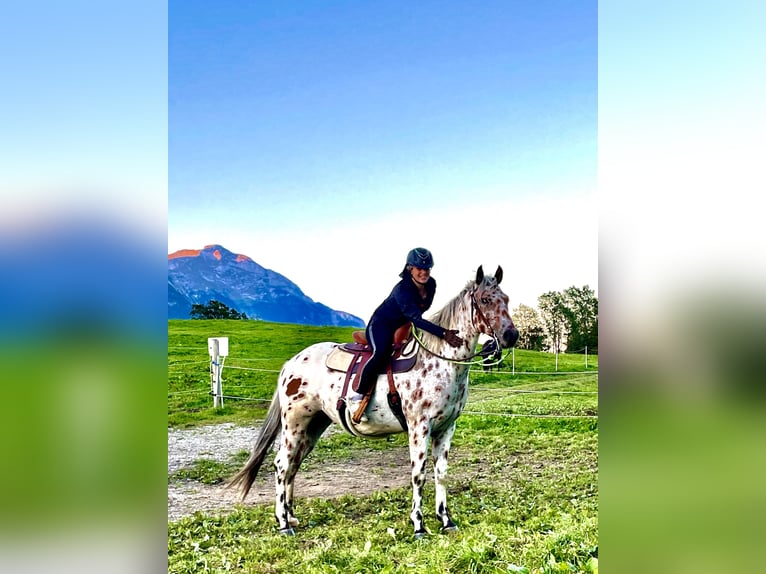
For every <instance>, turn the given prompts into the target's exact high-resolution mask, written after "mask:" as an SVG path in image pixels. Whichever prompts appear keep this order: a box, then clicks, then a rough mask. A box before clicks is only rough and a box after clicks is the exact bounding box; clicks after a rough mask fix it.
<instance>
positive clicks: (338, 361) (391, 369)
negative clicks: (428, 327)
mask: <svg viewBox="0 0 766 574" xmlns="http://www.w3.org/2000/svg"><path fill="white" fill-rule="evenodd" d="M352 337H353V339H354V342H353V343H345V344H343V345H338V346H337V347H336V348H335V349H333V351H332V352H331V353H330V354H329V355H328V356H327V359H326V361H325V364H326V366H327V368H328V369H332V370H335V371H341V372H345V373H346V378H345V380H344V382H343V390H342V391H341V395H340V398H339V399H338V404H337V408H338V412H339V413H340V419H341V421H342V422H343V425H344V426H346V417H345V410H346V395H347V394H348V388H349V385H350V386H351V389H352V390H353V391H354V392H356V391H357V389H358V388H359V379H360V375H361V372H362V367H363V366H364V365H365V364H366V363H367V361H368V360H369V359H370V357H371V356H372V347H371V346H370V344H369V342H368V341H367V338H366V336H365V332H364V331H354V332H353V333H352ZM416 361H417V344H416V343H415V340H414V337H413V336H412V323H406V324H405V325H402V326H401V327H399V328H398V329H397V330H396V332H395V333H394V344H393V348H392V352H391V361H390V362H389V364H388V366H387V368H386V373H387V374H388V390H389V392H388V403H389V406H390V407H391V410H392V412H393V413H394V415H395V416H396V418H397V419H398V420H399V422H400V424H401V425H402V428H403V429H405V430H406V429H407V423H406V422H405V419H404V414H403V413H402V408H401V399H400V398H399V393H398V392H397V391H396V388H395V387H394V379H393V373H402V372H405V371H409V370H410V369H411V368H412V367H414V366H415V362H416ZM374 390H375V388H374V387H373V388H371V389H370V390H369V391H368V392H367V393H366V394H365V396H364V398H363V400H362V402H361V404H360V406H359V410H358V411H357V412H356V413H355V414H354V415H353V418H352V420H353V421H354V422H355V423H358V422H359V421H360V420H361V417H362V414H363V413H364V411H365V410H366V409H367V405H368V404H369V402H370V398H371V396H372V393H373V392H374ZM346 430H348V431H349V432H351V429H349V428H347V429H346ZM351 434H354V433H351Z"/></svg>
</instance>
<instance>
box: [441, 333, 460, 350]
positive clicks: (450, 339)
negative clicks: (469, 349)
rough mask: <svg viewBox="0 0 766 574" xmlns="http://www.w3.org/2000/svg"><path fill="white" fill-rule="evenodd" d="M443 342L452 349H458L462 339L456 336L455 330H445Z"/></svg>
mask: <svg viewBox="0 0 766 574" xmlns="http://www.w3.org/2000/svg"><path fill="white" fill-rule="evenodd" d="M444 340H445V341H447V343H449V344H450V345H452V346H453V347H459V346H460V345H462V344H463V339H462V338H461V337H460V336H459V335H458V334H457V331H456V330H455V329H447V330H446V331H445V332H444Z"/></svg>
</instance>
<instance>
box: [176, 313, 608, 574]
mask: <svg viewBox="0 0 766 574" xmlns="http://www.w3.org/2000/svg"><path fill="white" fill-rule="evenodd" d="M351 332H352V329H350V328H349V329H347V328H331V327H326V328H323V327H307V326H299V325H284V324H273V323H263V322H258V321H169V325H168V347H169V348H168V363H169V366H168V424H169V425H171V426H174V427H179V428H180V427H191V426H195V425H199V424H209V423H217V422H225V421H227V422H235V423H242V424H253V423H254V422H255V421H257V420H259V419H261V418H263V416H264V414H265V409H266V408H267V407H268V402H269V401H270V399H271V396H272V393H273V390H274V386H275V383H276V378H277V372H278V371H279V369H280V367H281V365H282V363H283V362H284V361H285V360H286V359H288V358H289V357H290V356H292V355H293V354H295V353H297V352H298V351H300V350H301V349H303V348H304V347H306V346H308V345H310V344H312V343H314V342H317V341H326V340H330V341H350V340H351ZM215 336H227V337H229V357H228V358H227V359H226V363H225V368H224V371H223V391H224V394H225V395H228V396H230V397H234V396H236V397H241V398H239V399H234V398H225V399H224V401H225V407H224V408H222V409H213V407H212V404H213V401H212V397H211V396H210V395H209V391H210V375H209V358H208V355H207V338H208V337H215ZM510 361H511V357H508V358H507V361H506V362H507V364H506V365H505V367H504V368H503V370H501V371H500V372H496V371H493V372H483V371H481V370H477V371H472V372H471V373H470V395H469V399H468V405H467V407H466V410H465V412H464V414H463V416H462V417H461V418H460V419H459V420H458V423H457V431H456V433H455V437H454V440H453V447H452V451H451V453H450V476H451V481H450V485H449V489H448V491H449V503H450V507H451V510H452V514H453V517H454V519H455V521H456V522H457V523H458V525H459V526H460V531H459V532H457V533H455V534H453V535H441V534H439V533H438V523H437V520H436V518H435V516H434V510H433V504H434V502H433V501H434V492H433V481H432V477H431V476H429V479H428V483H427V486H426V490H425V500H424V507H423V508H424V512H426V525H427V527H428V528H429V529H430V530H432V531H433V534H432V535H430V536H428V537H427V538H425V539H423V540H419V541H414V540H413V536H412V524H411V522H410V520H409V517H408V514H409V507H410V495H411V491H410V489H409V488H397V489H392V490H386V491H379V492H375V493H374V494H372V495H369V496H355V495H351V494H345V495H343V496H341V497H340V498H333V499H308V498H301V495H300V492H298V491H297V490H296V497H297V499H296V506H295V512H296V516H297V517H298V518H299V519H300V520H301V526H300V527H299V528H298V529H297V531H296V536H295V537H292V538H288V537H282V536H279V535H278V534H277V532H276V525H275V520H274V517H273V505H272V504H269V505H246V506H237V507H236V508H235V509H233V511H232V512H231V513H228V514H225V515H221V516H211V515H205V514H202V513H197V514H196V515H194V516H192V517H188V518H184V519H181V520H178V521H176V522H172V523H170V524H169V525H168V561H169V562H168V564H169V571H170V572H229V571H234V572H254V573H267V572H308V573H313V572H344V573H345V572H351V573H354V572H529V573H536V572H541V573H542V572H594V571H597V570H598V520H597V517H598V512H597V511H598V491H597V472H598V467H597V465H598V422H597V421H598V419H597V418H596V417H597V414H598V398H597V397H598V395H597V394H596V391H597V390H598V376H597V370H598V357H597V356H589V357H588V367H587V369H586V367H585V358H584V356H583V355H560V356H559V363H558V369H559V371H560V372H559V373H557V374H553V373H554V365H555V359H554V357H553V356H552V355H549V354H546V353H536V352H531V351H521V350H517V351H516V352H515V371H516V374H515V375H513V374H511V372H510V370H511V366H510ZM564 373H566V374H564ZM406 444H407V442H406V437H405V436H404V435H403V434H400V435H396V436H394V437H392V438H390V439H388V440H383V441H364V440H361V439H355V438H353V437H350V436H349V435H346V434H343V433H338V434H335V435H332V436H331V437H328V438H323V439H322V440H321V441H320V442H319V444H318V445H317V448H316V449H315V451H314V452H312V454H311V455H310V456H309V458H308V459H307V461H306V463H304V467H302V470H305V471H306V472H310V470H311V468H312V465H318V464H322V463H323V462H325V461H343V460H352V459H354V460H358V459H359V457H364V455H365V453H368V452H370V451H372V450H385V449H404V451H405V452H406V448H407V447H406ZM269 463H270V461H267V465H268V464H269ZM241 464H242V454H240V455H239V457H234V458H233V459H232V460H231V461H230V462H229V463H223V464H221V463H210V462H209V461H197V463H195V465H193V466H192V467H190V468H189V469H185V470H184V471H182V473H180V474H179V475H178V476H174V477H169V480H171V481H172V480H178V479H180V478H182V477H183V478H186V479H189V478H191V479H195V480H199V481H201V482H216V481H219V480H222V479H223V478H225V477H226V476H228V475H229V474H230V473H231V472H233V470H234V469H236V468H238V467H239V465H241ZM264 472H268V468H267V466H265V467H264ZM402 473H407V474H408V473H409V468H408V467H403V468H402ZM375 476H376V474H375V469H372V468H371V469H370V480H375Z"/></svg>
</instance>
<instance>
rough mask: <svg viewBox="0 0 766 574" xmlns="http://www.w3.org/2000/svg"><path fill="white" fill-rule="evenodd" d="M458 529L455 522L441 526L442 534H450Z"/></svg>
mask: <svg viewBox="0 0 766 574" xmlns="http://www.w3.org/2000/svg"><path fill="white" fill-rule="evenodd" d="M458 530H460V529H459V528H458V527H457V524H454V523H453V524H448V525H447V526H443V527H442V534H452V533H453V532H457V531H458Z"/></svg>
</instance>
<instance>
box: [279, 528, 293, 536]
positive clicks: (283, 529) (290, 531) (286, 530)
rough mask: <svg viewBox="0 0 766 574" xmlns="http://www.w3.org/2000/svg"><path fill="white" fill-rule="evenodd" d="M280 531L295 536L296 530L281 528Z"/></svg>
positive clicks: (282, 533)
mask: <svg viewBox="0 0 766 574" xmlns="http://www.w3.org/2000/svg"><path fill="white" fill-rule="evenodd" d="M279 533H280V534H281V535H283V536H295V530H293V529H292V528H280V529H279Z"/></svg>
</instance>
